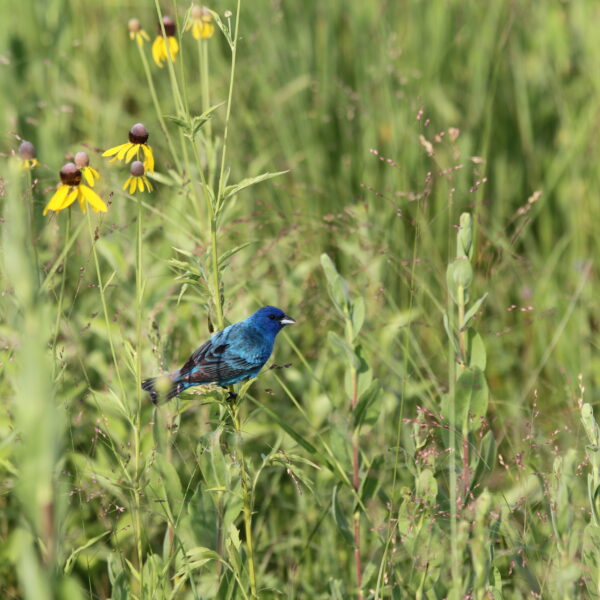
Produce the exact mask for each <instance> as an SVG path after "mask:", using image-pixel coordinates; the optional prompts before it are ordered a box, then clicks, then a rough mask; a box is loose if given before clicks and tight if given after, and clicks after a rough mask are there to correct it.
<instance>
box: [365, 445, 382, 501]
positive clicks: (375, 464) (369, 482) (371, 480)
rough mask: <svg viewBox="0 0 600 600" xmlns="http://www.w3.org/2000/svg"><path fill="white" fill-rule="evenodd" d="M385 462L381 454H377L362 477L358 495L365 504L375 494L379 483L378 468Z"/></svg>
mask: <svg viewBox="0 0 600 600" xmlns="http://www.w3.org/2000/svg"><path fill="white" fill-rule="evenodd" d="M384 464H385V457H384V455H383V454H378V455H377V456H376V457H375V458H374V459H373V461H372V462H371V465H370V466H369V470H368V471H367V475H366V476H365V477H363V479H362V481H361V484H360V490H359V496H360V499H361V501H362V503H363V504H366V503H367V502H368V501H369V500H370V499H371V498H372V497H373V495H374V494H375V492H376V490H377V488H378V487H379V486H380V485H381V477H380V475H381V474H380V469H381V468H382V467H383V465H384Z"/></svg>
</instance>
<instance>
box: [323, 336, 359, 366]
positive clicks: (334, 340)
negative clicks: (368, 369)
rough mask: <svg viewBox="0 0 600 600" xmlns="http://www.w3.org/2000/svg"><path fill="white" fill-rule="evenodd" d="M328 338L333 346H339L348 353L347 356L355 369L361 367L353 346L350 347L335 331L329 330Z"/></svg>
mask: <svg viewBox="0 0 600 600" xmlns="http://www.w3.org/2000/svg"><path fill="white" fill-rule="evenodd" d="M327 338H328V339H329V342H330V343H331V345H332V346H334V347H336V348H338V349H339V350H341V351H342V352H343V353H344V354H345V355H346V358H347V359H348V361H349V362H350V364H351V365H352V366H353V367H354V368H355V369H358V368H359V366H360V359H359V358H358V356H356V353H355V352H354V350H352V348H350V346H349V345H348V344H347V343H346V342H345V341H344V340H343V339H342V338H341V337H340V336H339V335H338V334H337V333H335V332H334V331H329V332H328V333H327Z"/></svg>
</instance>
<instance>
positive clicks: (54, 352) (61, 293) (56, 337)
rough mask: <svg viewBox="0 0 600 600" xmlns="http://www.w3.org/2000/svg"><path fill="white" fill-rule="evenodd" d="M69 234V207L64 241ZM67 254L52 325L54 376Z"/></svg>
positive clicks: (65, 279) (65, 278)
mask: <svg viewBox="0 0 600 600" xmlns="http://www.w3.org/2000/svg"><path fill="white" fill-rule="evenodd" d="M70 234H71V206H69V208H68V209H67V224H66V226H65V239H66V240H68V239H69V235H70ZM68 258H69V254H68V253H67V254H65V259H64V262H63V266H62V277H61V282H60V291H59V293H58V307H57V308H56V322H55V324H54V334H53V336H52V356H53V357H54V361H53V363H52V374H53V375H55V374H56V364H57V361H56V343H57V340H58V332H59V330H60V322H61V320H62V308H63V298H64V295H65V284H66V281H67V264H68Z"/></svg>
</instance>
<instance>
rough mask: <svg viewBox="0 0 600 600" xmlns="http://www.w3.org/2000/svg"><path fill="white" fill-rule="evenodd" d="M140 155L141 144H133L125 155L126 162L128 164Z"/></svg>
mask: <svg viewBox="0 0 600 600" xmlns="http://www.w3.org/2000/svg"><path fill="white" fill-rule="evenodd" d="M139 155H140V144H131V148H129V150H127V154H126V155H125V162H126V163H128V162H129V161H130V160H131V159H132V158H133V157H134V156H138V157H139Z"/></svg>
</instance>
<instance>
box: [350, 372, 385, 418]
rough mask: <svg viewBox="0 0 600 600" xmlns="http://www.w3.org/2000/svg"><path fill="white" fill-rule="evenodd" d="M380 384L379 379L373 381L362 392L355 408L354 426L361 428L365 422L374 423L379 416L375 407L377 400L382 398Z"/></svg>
mask: <svg viewBox="0 0 600 600" xmlns="http://www.w3.org/2000/svg"><path fill="white" fill-rule="evenodd" d="M380 389H381V388H380V385H379V382H378V381H377V379H376V380H375V381H373V382H372V383H371V385H370V386H369V387H368V388H367V389H366V390H365V391H364V392H363V393H362V394H361V396H360V398H359V400H358V402H357V403H356V407H355V408H354V427H355V428H359V427H361V425H362V424H363V423H367V424H369V425H372V424H373V423H374V422H375V421H376V420H377V417H378V416H379V411H376V412H375V414H373V413H374V411H373V408H375V405H376V402H377V400H379V399H380V398H381V394H380V393H379V391H380Z"/></svg>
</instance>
